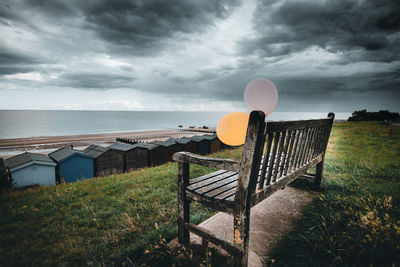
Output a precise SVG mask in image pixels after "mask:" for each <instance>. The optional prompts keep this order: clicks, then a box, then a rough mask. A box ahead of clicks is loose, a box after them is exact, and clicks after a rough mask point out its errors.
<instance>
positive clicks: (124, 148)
mask: <svg viewBox="0 0 400 267" xmlns="http://www.w3.org/2000/svg"><path fill="white" fill-rule="evenodd" d="M108 148H110V149H115V150H119V151H123V152H126V151H129V150H131V149H133V148H135V147H134V146H133V145H129V144H125V143H119V142H117V143H114V144H112V145H110V146H108Z"/></svg>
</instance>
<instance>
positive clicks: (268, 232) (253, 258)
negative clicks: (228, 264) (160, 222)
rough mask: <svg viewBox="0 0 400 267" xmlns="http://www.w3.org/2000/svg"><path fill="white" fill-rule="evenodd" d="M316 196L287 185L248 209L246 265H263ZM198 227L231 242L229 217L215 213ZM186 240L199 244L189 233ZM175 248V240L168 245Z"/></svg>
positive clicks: (231, 228) (196, 238)
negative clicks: (247, 252)
mask: <svg viewBox="0 0 400 267" xmlns="http://www.w3.org/2000/svg"><path fill="white" fill-rule="evenodd" d="M316 196H317V193H316V192H313V191H310V190H307V189H304V188H295V187H291V186H287V187H286V188H285V189H283V190H279V191H277V192H275V193H274V194H272V195H271V196H270V197H269V198H267V199H265V200H264V201H262V202H260V203H259V204H258V205H256V206H254V207H253V208H252V209H251V212H250V248H249V262H248V264H249V266H265V265H266V264H265V263H266V262H267V260H268V259H269V256H270V252H271V249H272V248H273V247H275V245H276V244H277V243H278V241H279V240H280V239H281V238H282V237H283V236H284V235H286V234H287V233H289V231H290V230H291V229H292V227H293V225H294V223H295V222H296V221H297V220H298V219H299V218H300V217H301V214H302V213H301V212H302V209H303V208H304V207H305V206H307V205H309V204H310V203H311V201H312V200H313V198H314V197H316ZM200 226H201V227H204V228H205V229H207V230H209V231H211V232H213V233H215V234H216V235H218V236H220V237H223V238H224V239H227V240H229V241H230V242H233V218H232V216H231V215H229V214H226V213H223V212H219V213H217V214H216V215H214V216H212V217H211V218H209V219H208V220H206V221H204V222H202V223H201V224H200ZM190 239H191V243H193V244H196V245H200V244H201V238H200V237H198V236H196V235H194V234H191V236H190ZM176 246H178V241H177V238H176V239H174V240H172V241H171V242H170V247H171V248H174V247H176ZM226 255H227V254H226V253H225V256H226Z"/></svg>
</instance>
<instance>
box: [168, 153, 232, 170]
mask: <svg viewBox="0 0 400 267" xmlns="http://www.w3.org/2000/svg"><path fill="white" fill-rule="evenodd" d="M172 159H173V160H174V161H178V162H184V163H193V164H197V165H202V166H206V167H211V168H217V169H221V170H228V171H233V172H238V171H239V165H240V162H238V161H236V160H232V159H220V158H209V157H204V156H200V155H197V154H193V153H190V152H176V153H175V154H174V155H173V156H172Z"/></svg>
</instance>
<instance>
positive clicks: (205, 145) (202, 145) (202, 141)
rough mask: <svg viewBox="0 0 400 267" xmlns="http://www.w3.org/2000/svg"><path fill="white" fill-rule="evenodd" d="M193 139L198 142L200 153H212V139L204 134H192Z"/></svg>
mask: <svg viewBox="0 0 400 267" xmlns="http://www.w3.org/2000/svg"><path fill="white" fill-rule="evenodd" d="M191 139H192V140H193V141H195V142H196V143H197V153H198V154H200V155H206V154H210V140H208V139H206V138H204V135H195V136H192V137H191Z"/></svg>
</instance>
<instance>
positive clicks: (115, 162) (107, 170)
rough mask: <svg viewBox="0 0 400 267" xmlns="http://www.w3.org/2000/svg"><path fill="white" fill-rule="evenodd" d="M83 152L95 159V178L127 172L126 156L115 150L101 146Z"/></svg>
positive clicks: (94, 146)
mask: <svg viewBox="0 0 400 267" xmlns="http://www.w3.org/2000/svg"><path fill="white" fill-rule="evenodd" d="M83 152H84V153H86V154H88V155H91V156H93V157H94V175H95V176H106V175H110V174H115V173H123V172H124V170H125V166H124V165H125V162H124V155H123V154H121V153H118V152H116V151H115V150H112V149H109V148H107V147H102V146H99V145H90V146H88V147H87V148H85V149H84V150H83Z"/></svg>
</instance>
